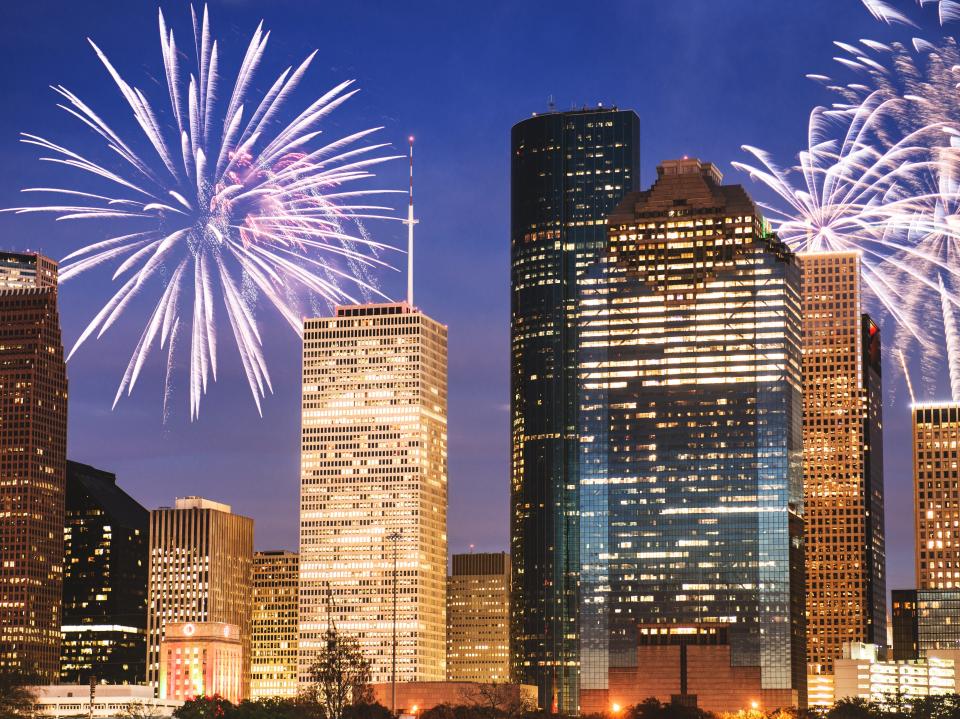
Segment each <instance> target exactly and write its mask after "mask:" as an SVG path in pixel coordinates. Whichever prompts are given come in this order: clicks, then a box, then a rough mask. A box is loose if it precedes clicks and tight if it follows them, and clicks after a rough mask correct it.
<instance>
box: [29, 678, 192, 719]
mask: <svg viewBox="0 0 960 719" xmlns="http://www.w3.org/2000/svg"><path fill="white" fill-rule="evenodd" d="M30 689H31V691H33V692H34V697H35V699H34V705H33V706H34V713H35V714H36V716H42V717H52V718H53V719H76V718H77V717H87V716H93V717H94V719H116V718H117V717H134V716H141V717H169V716H172V715H173V712H174V711H175V710H176V709H177V708H178V707H180V706H181V705H182V704H183V702H181V701H175V700H173V699H157V698H155V697H154V696H153V689H151V688H150V687H147V686H135V685H129V684H124V685H120V686H117V685H110V684H97V685H95V686H94V688H93V690H94V694H93V711H92V712H91V711H90V685H89V684H53V685H48V686H39V687H31V688H30Z"/></svg>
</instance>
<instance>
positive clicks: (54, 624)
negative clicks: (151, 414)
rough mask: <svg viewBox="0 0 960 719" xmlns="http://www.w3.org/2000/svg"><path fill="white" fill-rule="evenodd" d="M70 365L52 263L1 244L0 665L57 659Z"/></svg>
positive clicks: (45, 668) (32, 669) (41, 664)
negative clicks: (4, 248)
mask: <svg viewBox="0 0 960 719" xmlns="http://www.w3.org/2000/svg"><path fill="white" fill-rule="evenodd" d="M66 454H67V373H66V365H65V364H64V360H63V344H62V342H61V340H60V320H59V316H58V312H57V265H56V263H55V262H54V261H53V260H50V259H48V258H46V257H44V256H43V255H39V254H32V253H25V254H23V253H14V252H4V253H0V672H2V671H4V670H12V671H16V672H26V673H28V674H36V675H38V676H39V677H40V678H41V680H42V681H45V682H55V681H56V678H57V673H58V671H59V663H60V625H61V618H62V613H61V605H62V591H63V522H64V495H65V487H66V467H67V456H66Z"/></svg>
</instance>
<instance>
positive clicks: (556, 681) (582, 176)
mask: <svg viewBox="0 0 960 719" xmlns="http://www.w3.org/2000/svg"><path fill="white" fill-rule="evenodd" d="M639 187H640V118H638V117H637V114H636V113H635V112H634V111H633V110H619V109H617V108H615V107H614V108H603V107H598V108H589V109H588V108H584V109H582V110H571V111H570V112H552V111H551V112H547V113H537V114H535V115H534V116H533V117H529V118H527V119H525V120H523V121H521V122H518V123H517V124H516V125H514V126H513V129H512V130H511V132H510V418H511V420H510V421H511V459H510V477H511V499H510V501H511V509H512V516H511V523H510V541H511V555H512V562H513V585H514V586H513V590H514V598H513V602H512V603H511V606H512V611H513V648H512V651H513V654H514V656H513V668H514V671H515V673H516V677H517V678H518V679H519V680H520V681H524V682H527V683H529V684H535V685H537V686H538V688H539V692H540V703H541V705H542V706H544V707H546V708H550V707H551V706H552V704H554V703H556V705H557V709H558V711H562V712H564V713H569V714H575V713H576V712H577V710H578V698H577V696H578V694H577V691H578V690H577V682H578V679H579V675H580V670H579V661H580V660H579V646H580V645H579V640H578V637H577V611H578V610H577V581H578V576H579V571H580V567H579V566H578V562H577V554H578V550H579V547H578V540H577V537H578V527H577V518H578V507H577V474H576V471H577V451H578V445H577V436H576V426H577V384H576V383H577V371H576V365H577V352H578V350H579V345H578V342H577V334H576V333H577V324H576V314H577V297H578V293H579V291H580V278H581V277H582V275H583V272H584V271H585V270H586V268H587V267H588V266H589V265H590V264H592V263H593V262H594V261H595V260H596V258H597V257H598V256H599V255H600V254H601V253H602V252H603V250H604V248H605V247H606V244H607V222H606V218H607V215H608V214H609V213H610V211H611V210H613V208H615V207H616V206H617V203H619V202H620V200H621V199H622V198H623V196H624V195H625V194H626V193H628V192H631V191H633V190H636V189H639ZM554 700H555V701H554Z"/></svg>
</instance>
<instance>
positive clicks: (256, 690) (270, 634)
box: [250, 551, 300, 699]
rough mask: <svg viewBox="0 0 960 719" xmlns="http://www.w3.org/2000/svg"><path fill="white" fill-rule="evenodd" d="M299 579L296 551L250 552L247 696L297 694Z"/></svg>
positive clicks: (263, 696)
mask: <svg viewBox="0 0 960 719" xmlns="http://www.w3.org/2000/svg"><path fill="white" fill-rule="evenodd" d="M299 581H300V557H299V556H298V555H297V554H296V552H283V551H270V552H257V553H256V554H254V555H253V619H252V621H251V627H252V629H251V632H252V636H251V639H250V698H251V699H262V698H268V697H295V696H296V695H297V648H298V642H299V631H300V627H299V622H298V617H299V615H300V614H299V603H298V602H299V597H298V586H299Z"/></svg>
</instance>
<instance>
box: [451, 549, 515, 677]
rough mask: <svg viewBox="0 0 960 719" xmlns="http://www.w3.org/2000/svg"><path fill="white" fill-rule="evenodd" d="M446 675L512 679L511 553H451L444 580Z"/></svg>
mask: <svg viewBox="0 0 960 719" xmlns="http://www.w3.org/2000/svg"><path fill="white" fill-rule="evenodd" d="M447 679H448V680H449V681H452V682H482V683H488V684H489V683H495V682H498V683H505V682H509V681H510V555H508V554H506V553H504V552H498V553H495V554H485V553H482V554H454V555H453V573H452V574H451V575H450V577H448V578H447Z"/></svg>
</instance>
